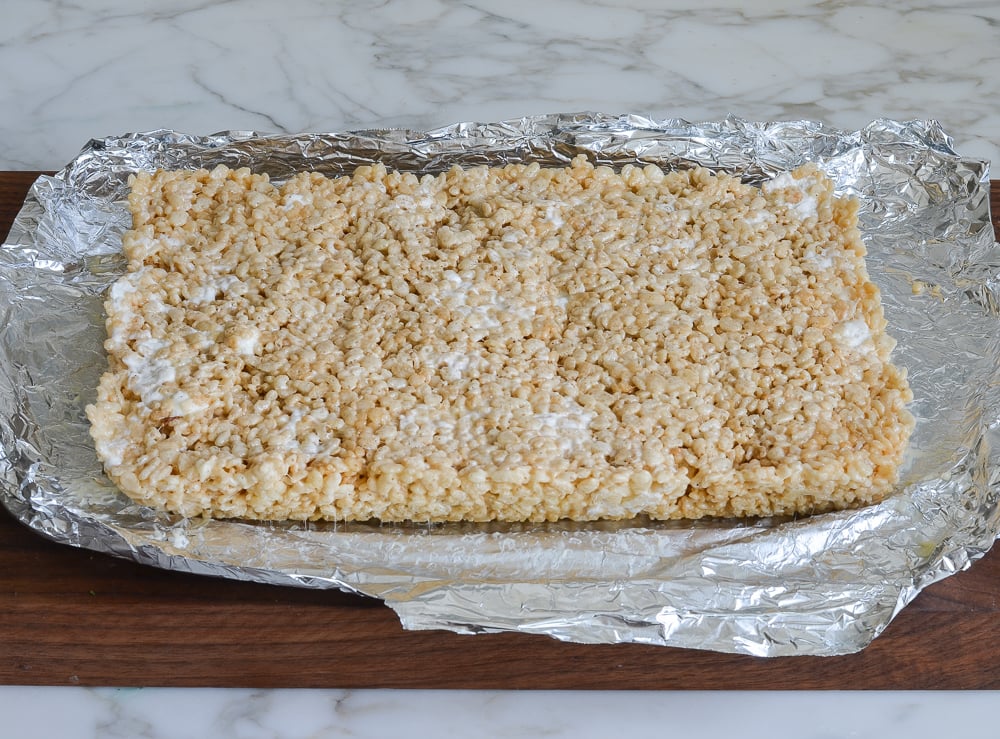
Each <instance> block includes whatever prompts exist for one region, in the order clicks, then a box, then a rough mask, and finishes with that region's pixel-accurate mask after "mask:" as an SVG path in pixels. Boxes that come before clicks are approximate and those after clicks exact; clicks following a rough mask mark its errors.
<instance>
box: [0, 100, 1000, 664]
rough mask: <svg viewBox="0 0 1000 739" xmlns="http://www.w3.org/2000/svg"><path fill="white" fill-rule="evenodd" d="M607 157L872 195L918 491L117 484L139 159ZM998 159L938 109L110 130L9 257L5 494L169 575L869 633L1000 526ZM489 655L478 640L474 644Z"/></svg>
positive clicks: (36, 207) (177, 163)
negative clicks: (747, 500) (469, 504)
mask: <svg viewBox="0 0 1000 739" xmlns="http://www.w3.org/2000/svg"><path fill="white" fill-rule="evenodd" d="M581 152H582V153H585V154H587V155H588V156H589V157H591V158H592V159H593V160H594V161H597V162H602V163H608V164H612V165H621V164H623V163H626V162H639V163H645V162H655V163H657V164H659V165H660V166H662V167H664V168H677V167H689V166H693V165H703V166H707V167H710V168H713V169H716V170H725V171H727V172H734V173H738V174H739V175H741V176H742V177H743V178H744V179H746V180H747V181H751V182H759V181H761V180H763V179H765V178H767V177H769V176H771V175H773V174H774V173H776V172H779V171H782V170H787V169H789V168H791V167H794V166H796V165H798V164H800V163H802V162H805V161H813V162H816V163H817V164H818V165H819V166H820V167H821V168H822V169H823V170H824V171H826V172H827V173H828V174H829V175H830V176H831V177H832V178H833V179H834V181H835V182H836V185H837V189H838V191H839V193H841V194H845V195H855V196H857V197H858V198H859V199H860V201H861V204H862V210H861V225H862V231H863V235H864V239H865V241H866V243H867V245H868V248H869V252H870V255H869V269H870V272H871V274H872V278H873V279H874V281H875V282H876V283H878V285H879V286H880V287H881V289H882V295H883V301H884V305H885V310H886V314H887V316H888V318H889V321H890V332H891V333H892V334H893V336H895V338H897V339H898V341H899V345H898V348H897V349H896V352H895V354H894V359H895V361H896V362H897V363H899V364H901V365H903V366H905V367H906V368H907V369H908V370H909V376H910V381H911V384H912V388H913V391H914V394H915V400H914V403H913V406H912V409H913V412H914V415H915V416H916V417H917V419H918V420H917V427H916V430H915V433H914V436H913V441H912V445H911V448H910V451H909V452H908V456H907V461H906V465H905V468H904V471H903V476H902V481H901V483H900V485H899V488H898V491H897V492H896V493H895V494H894V495H893V496H892V497H890V498H889V499H888V500H886V501H885V502H883V503H881V504H880V505H876V506H872V507H869V508H865V509H862V510H857V511H848V512H841V513H833V514H825V515H818V516H814V517H807V518H799V519H783V520H777V519H765V520H758V519H755V520H725V521H702V522H694V523H692V522H670V523H651V522H648V521H634V522H628V523H596V524H570V523H561V524H550V525H499V524H498V525H458V524H447V525H375V524H348V525H345V524H327V523H319V524H302V523H241V522H232V521H209V520H201V519H198V520H185V519H182V518H179V517H176V516H171V515H167V514H164V513H157V512H155V511H152V510H149V509H146V508H143V507H140V506H137V505H135V504H133V503H131V502H130V501H129V500H128V499H126V498H125V497H124V496H123V495H122V494H121V493H119V492H118V491H117V490H116V489H115V488H114V486H113V485H112V484H111V483H109V482H108V480H107V479H106V478H105V477H104V475H103V473H102V469H101V465H100V463H99V462H98V460H97V458H96V455H95V453H94V450H93V447H92V445H91V442H90V438H89V436H88V431H87V429H88V427H87V421H86V419H85V416H84V411H83V409H84V406H85V405H86V404H87V403H88V402H91V401H92V400H93V399H94V396H95V388H96V386H97V381H98V378H99V377H100V375H101V373H102V372H103V371H104V369H105V366H106V359H105V356H104V354H103V351H102V349H101V345H102V341H103V339H104V323H103V322H104V315H103V306H102V300H103V297H102V294H103V293H104V291H105V290H106V288H107V287H108V286H109V285H110V284H111V282H113V281H114V280H115V279H116V278H117V277H118V276H119V275H120V274H121V273H122V272H123V270H124V267H125V263H124V260H123V258H122V257H121V254H120V239H121V234H122V232H123V231H124V230H125V229H127V228H128V227H129V225H130V217H129V214H128V211H127V208H126V206H125V203H124V198H125V196H126V192H127V178H128V176H129V174H130V173H131V172H134V171H137V170H141V169H152V168H156V167H174V168H197V167H211V166H214V165H216V164H219V163H224V164H227V165H229V166H230V167H237V166H248V167H251V168H253V169H254V170H257V171H262V172H267V173H269V174H270V175H271V177H272V178H273V179H275V180H281V179H282V178H285V177H287V176H289V175H290V174H292V173H294V172H297V171H300V170H302V169H304V168H308V169H312V170H318V171H321V172H323V173H326V174H329V175H336V174H341V173H345V172H350V171H351V170H352V169H353V168H354V167H356V166H357V165H359V164H363V163H369V162H373V161H381V162H383V163H385V164H386V165H387V166H388V167H393V168H399V169H404V170H410V171H419V172H439V171H441V170H443V169H445V168H447V167H450V166H451V165H453V164H463V165H470V164H481V163H488V164H500V163H504V162H510V161H528V160H530V161H538V162H540V163H542V164H550V165H559V164H563V163H566V162H567V161H569V159H571V158H572V157H573V156H574V155H576V154H578V153H581ZM988 196H989V180H988V166H987V164H986V163H985V162H981V161H975V160H971V159H967V158H963V157H961V156H959V155H958V154H957V153H956V152H955V151H954V149H953V146H952V140H951V139H950V137H949V136H948V135H947V134H946V133H945V132H944V131H943V130H942V129H941V127H940V126H939V125H938V124H937V123H935V122H932V121H910V122H896V121H890V120H879V121H875V122H873V123H872V124H870V125H869V126H867V127H866V128H864V129H863V130H860V131H853V132H851V131H841V130H835V129H831V128H828V127H826V126H823V125H822V124H819V123H815V122H810V121H793V122H785V123H752V122H748V121H744V120H740V119H736V118H729V119H726V120H723V121H718V122H713V123H702V124H692V123H688V122H686V121H682V120H652V119H650V118H647V117H643V116H638V115H620V116H613V115H603V114H595V113H580V114H568V115H567V114H560V115H546V116H538V117H531V118H523V119H520V120H512V121H506V122H501V123H492V124H480V123H460V124H456V125H453V126H449V127H447V128H442V129H438V130H434V131H429V132H418V131H409V130H370V131H355V132H349V133H337V134H302V135H294V136H288V135H282V136H275V135H263V134H258V133H255V132H249V131H229V132H224V133H220V134H216V135H213V136H207V137H199V136H192V135H187V134H182V133H177V132H174V131H167V130H160V131H152V132H148V133H141V134H129V135H124V136H116V137H110V138H105V139H100V140H94V141H91V142H90V143H89V144H87V146H86V147H85V148H84V149H83V151H82V152H81V153H80V155H79V156H78V157H77V158H76V159H74V160H73V161H72V162H70V163H69V164H68V165H67V166H66V167H65V168H64V169H63V170H62V171H60V172H59V173H58V174H56V175H55V176H53V177H41V178H40V179H39V180H38V181H37V182H36V183H35V185H34V186H33V188H32V189H31V192H30V194H29V196H28V198H27V201H26V202H25V204H24V207H23V209H22V210H21V212H20V214H19V215H18V217H17V220H16V221H15V223H14V227H13V230H12V231H11V233H10V236H9V237H8V241H7V243H6V244H4V245H3V248H2V249H0V308H2V310H3V321H2V328H0V455H2V456H0V499H2V501H3V504H4V505H5V506H6V507H7V508H8V509H9V510H10V511H11V512H12V514H13V515H14V516H15V517H16V518H18V519H19V520H21V521H22V522H24V523H25V524H27V525H28V526H30V527H31V528H33V529H35V530H36V531H37V532H39V533H40V534H42V535H44V536H46V537H49V538H51V539H54V540H56V541H59V542H63V543H65V544H69V545H73V546H78V547H85V548H88V549H93V550H97V551H101V552H106V553H110V554H113V555H117V556H121V557H126V558H130V559H133V560H135V561H138V562H141V563H145V564H149V565H154V566H157V567H163V568H168V569H172V570H181V571H187V572H193V573H199V574H204V575H214V576H222V577H228V578H236V579H241V580H251V581H257V582H265V583H272V584H282V585H295V586H304V587H313V588H341V589H344V590H348V591H354V592H357V593H362V594H366V595H369V596H372V597H375V598H380V599H382V600H383V601H384V602H385V603H386V604H387V605H389V606H390V607H391V608H393V609H394V610H395V611H396V612H397V613H398V615H399V618H400V620H401V621H402V624H403V625H404V626H405V627H406V628H409V629H450V630H453V631H456V632H461V633H482V632H494V631H517V632H528V633H535V634H546V635H548V636H550V637H554V638H557V639H562V640H568V641H575V642H585V643H609V642H641V643H647V644H657V645H672V646H679V647H691V648H698V649H708V650H716V651H721V652H735V653H745V654H752V655H759V656H779V655H792V654H812V655H834V654H844V653H849V652H854V651H857V650H860V649H862V648H863V647H864V646H865V645H867V644H868V643H869V642H870V641H871V640H872V639H874V638H875V637H876V636H877V635H878V634H879V633H880V632H881V631H882V630H883V629H884V628H885V627H886V626H887V625H888V624H889V623H890V621H891V620H892V618H893V617H894V616H895V615H896V614H897V613H898V612H899V611H900V609H902V608H903V607H904V606H905V605H906V604H907V603H909V602H910V601H911V600H912V599H913V598H914V597H915V596H916V595H917V594H918V593H919V592H920V590H921V589H922V588H924V587H926V586H927V585H929V584H931V583H933V582H935V581H937V580H940V579H942V578H944V577H946V576H948V575H950V574H952V573H954V572H956V571H959V570H961V569H963V568H965V567H967V566H969V565H970V563H972V562H973V561H974V560H976V559H977V558H979V557H980V556H982V555H983V554H984V553H985V552H986V551H987V550H988V549H989V547H990V546H991V544H992V543H993V541H994V540H995V538H996V537H997V534H998V528H1000V514H998V505H997V495H998V480H1000V466H998V464H997V459H998V452H997V448H998V442H1000V437H998V430H997V429H998V421H1000V369H998V368H1000V331H998V327H1000V326H998V317H1000V244H997V243H995V241H994V234H993V230H992V227H991V225H990V218H989V197H988ZM472 648H474V645H472Z"/></svg>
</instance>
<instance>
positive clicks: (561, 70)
mask: <svg viewBox="0 0 1000 739" xmlns="http://www.w3.org/2000/svg"><path fill="white" fill-rule="evenodd" d="M909 5H912V4H907V3H902V2H890V3H885V4H882V7H876V6H875V4H863V3H860V2H850V1H848V0H800V1H799V2H791V1H790V0H750V1H749V2H737V1H736V0H719V1H718V2H715V3H712V4H710V5H708V6H706V5H705V4H704V3H699V2H694V1H693V0H665V1H655V0H623V1H622V2H613V3H612V2H610V0H604V1H597V0H592V1H590V2H571V1H570V0H555V1H553V2H547V3H539V2H527V1H526V0H504V1H503V2H500V1H499V0H464V1H462V2H458V1H455V2H451V1H448V0H415V1H413V2H404V1H403V0H378V1H375V0H363V1H361V2H354V3H341V4H333V3H328V2H320V1H319V0H302V1H301V2H285V3H274V2H267V1H265V0H249V1H233V0H228V1H227V0H169V1H168V2H152V0H143V1H142V2H127V1H126V0H99V1H97V2H89V3H65V2H61V1H57V0H46V1H42V0H39V1H37V2H32V3H11V4H10V7H6V8H5V13H4V22H3V23H2V24H0V66H2V68H3V69H4V74H3V75H0V99H2V100H3V101H4V106H3V109H4V116H3V117H2V118H0V169H3V170H11V169H13V170H18V169H20V170H35V169H57V168H59V167H61V166H62V165H63V164H65V163H66V162H67V161H68V160H69V159H71V158H72V157H73V156H75V155H76V153H77V152H78V151H79V150H80V148H81V147H82V146H83V145H84V144H85V143H86V141H87V140H88V139H90V138H93V137H101V136H106V135H112V134H120V133H124V132H128V131H143V130H151V129H157V128H172V129H175V130H180V131H185V132H190V133H199V134H206V133H212V132H215V131H220V130H227V129H254V130H258V131H267V132H275V131H279V132H298V131H319V130H322V131H331V130H344V129H352V128H366V127H387V126H407V127H410V128H417V129H426V128H433V127H436V126H441V125H446V124H449V123H453V122H456V121H467V120H477V121H492V120H502V119H505V118H516V117H520V116H522V115H529V114H536V113H549V112H566V111H582V110H590V111H603V112H608V113H621V112H635V113H643V114H647V115H649V116H651V117H654V118H668V117H682V118H687V119H689V120H696V121H700V120H710V119H718V118H721V117H724V116H726V115H727V114H735V115H738V116H741V117H744V118H749V119H754V120H779V119H780V120H788V119H802V118H808V119H814V120H819V121H823V122H825V123H827V124H829V125H832V126H835V127H840V128H847V129H856V128H860V127H861V126H863V125H865V124H866V123H867V122H869V121H871V120H872V119H875V118H879V117H888V118H896V119H912V118H921V119H923V118H933V119H936V120H938V121H940V122H941V123H942V125H943V126H944V127H945V129H946V130H947V131H948V132H949V133H950V134H951V135H952V136H953V138H954V140H955V147H956V148H957V149H958V151H959V152H960V153H962V154H965V155H968V156H974V157H980V158H983V159H988V160H1000V133H998V132H1000V106H998V105H997V102H996V101H997V100H1000V55H998V54H997V50H998V49H1000V6H998V5H997V4H996V3H995V2H992V0H964V1H961V2H959V1H957V0H926V2H924V3H921V4H920V5H919V7H908V6H909ZM0 598H2V596H0ZM0 654H2V647H0ZM56 705H58V706H59V708H60V710H59V711H53V710H52V707H53V706H56ZM720 706H725V710H719V708H720ZM995 709H996V700H995V699H994V697H993V695H992V694H985V693H983V694H980V693H962V694H956V693H877V694H871V693H823V694H816V693H794V694H779V693H771V694H759V693H742V694H730V693H727V694H709V693H693V694H692V693H681V692H678V693H663V692H650V693H603V692H602V693H541V692H537V693H536V692H524V693H520V692H503V691H500V692H471V691H439V692H415V691H345V690H338V689H336V686H333V687H332V688H331V689H330V690H316V691H244V690H166V689H155V688H146V689H136V690H115V689H110V688H98V689H86V688H31V687H5V688H0V715H2V716H3V717H4V718H3V722H4V727H5V728H4V730H3V731H0V733H6V732H11V733H9V734H6V735H9V736H18V737H35V736H38V737H43V736H45V737H48V736H60V737H64V738H65V739H74V738H75V737H98V736H100V737H155V738H156V739H159V738H160V737H190V736H219V737H223V736H234V737H274V738H280V739H283V738H284V737H307V736H308V737H332V736H348V735H349V736H431V735H435V736H436V735H440V734H444V735H469V736H535V735H543V734H544V735H546V736H573V737H588V736H595V737H596V736H605V735H609V734H612V733H617V734H622V733H624V734H625V735H638V734H640V733H643V734H645V733H651V732H653V731H663V730H664V729H665V728H666V727H669V728H670V729H672V730H674V731H677V732H681V733H684V734H686V735H688V736H693V737H700V736H718V735H721V733H722V732H723V731H725V732H727V733H731V734H738V735H740V736H743V737H756V736H761V737H763V736H765V735H766V736H768V737H772V738H779V739H780V737H785V736H788V737H791V736H795V737H804V738H805V737H811V736H817V737H821V736H822V737H831V736H858V737H861V736H881V737H891V736H902V735H903V733H904V732H905V734H906V735H907V736H908V737H913V738H916V739H920V737H932V736H934V737H937V736H940V735H942V733H943V732H945V731H948V732H954V731H956V729H957V728H958V725H959V724H965V725H967V726H969V727H970V728H976V727H978V728H980V729H981V730H982V729H984V728H985V727H987V726H990V725H992V723H993V717H994V716H995ZM776 715H780V716H781V717H782V720H781V721H780V722H779V724H778V725H775V724H773V723H772V722H770V721H761V717H762V716H763V717H767V716H776ZM817 716H822V720H817ZM755 732H756V733H755Z"/></svg>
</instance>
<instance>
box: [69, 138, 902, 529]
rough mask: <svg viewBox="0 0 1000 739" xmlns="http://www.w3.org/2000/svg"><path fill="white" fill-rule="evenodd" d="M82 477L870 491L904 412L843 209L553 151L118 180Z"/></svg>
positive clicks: (484, 510)
mask: <svg viewBox="0 0 1000 739" xmlns="http://www.w3.org/2000/svg"><path fill="white" fill-rule="evenodd" d="M129 202H130V206H131V209H132V214H133V228H132V230H131V231H129V232H128V233H126V234H125V237H124V244H123V245H124V250H125V254H126V256H127V257H128V263H129V264H128V272H127V273H126V274H125V275H124V276H123V277H122V278H121V279H120V280H119V281H118V282H117V283H116V284H115V285H114V286H113V287H112V288H111V290H110V293H109V296H108V299H107V302H106V308H107V314H108V318H107V328H108V340H107V342H106V344H105V346H106V349H107V352H108V355H109V369H108V371H107V373H106V374H105V375H104V377H103V378H102V380H101V383H100V387H99V390H98V398H97V402H96V403H95V404H94V405H92V406H89V407H88V408H87V413H88V416H89V418H90V421H91V423H92V432H91V433H92V436H93V438H94V441H95V444H96V448H97V452H98V455H99V457H100V458H101V460H102V461H103V463H104V466H105V469H106V470H107V472H108V475H109V476H110V477H111V479H112V480H114V482H115V483H117V485H118V486H119V487H120V488H121V489H122V490H123V491H124V492H125V493H126V494H127V495H129V496H130V497H132V498H133V499H135V500H136V501H138V502H140V503H143V504H148V505H152V506H156V507H159V508H163V509H167V510H170V511H174V512H177V513H181V514H184V515H188V516H194V515H207V516H213V517H223V518H224V517H238V518H247V519H333V520H367V519H380V520H383V521H403V520H412V521H421V522H422V521H459V520H463V521H490V520H502V521H551V520H557V519H575V520H596V519H626V518H632V517H636V516H640V515H647V516H649V517H651V518H654V519H670V518H697V517H702V516H750V515H770V514H792V513H811V512H816V511H822V510H829V509H837V508H844V507H851V506H858V505H863V504H867V503H871V502H874V501H877V500H880V499H881V498H883V497H884V496H885V495H887V494H888V493H890V492H891V491H892V489H893V486H894V483H895V482H896V480H897V477H898V468H899V466H900V463H901V460H902V457H903V453H904V449H905V447H906V443H907V439H908V436H909V434H910V431H911V429H912V426H913V419H912V417H911V415H910V414H909V413H908V412H907V410H906V404H907V403H908V402H909V401H910V400H911V394H910V391H909V388H908V386H907V383H906V377H905V373H904V372H903V371H901V370H900V369H898V368H896V367H895V366H894V365H893V364H891V363H890V361H889V355H890V352H891V350H892V347H893V341H892V339H891V338H890V337H889V336H888V335H887V334H886V331H885V329H886V321H885V319H884V317H883V312H882V308H881V305H880V302H879V292H878V289H877V288H876V287H875V285H874V284H872V282H871V281H870V280H869V278H868V274H867V271H866V267H865V261H864V256H865V248H864V246H863V244H862V242H861V239H860V236H859V233H858V231H857V227H856V224H857V203H856V202H855V201H853V200H849V199H840V198H835V197H833V192H832V184H831V182H830V181H829V180H828V179H827V178H826V177H825V176H824V175H822V174H821V173H820V172H819V171H817V170H816V169H815V168H814V167H812V166H810V165H807V166H805V167H802V168H800V169H798V170H796V171H795V172H792V173H786V174H783V175H782V176H780V177H778V178H776V179H775V180H773V181H771V182H770V183H767V184H765V185H764V187H763V188H761V189H757V188H754V187H752V186H749V185H746V184H742V183H741V182H740V181H739V180H738V179H736V178H734V177H730V176H726V175H714V174H712V173H711V172H709V171H708V170H705V169H692V170H688V171H679V172H672V173H670V174H664V173H663V172H662V171H660V170H659V169H658V168H656V167H654V166H647V167H645V168H638V167H633V166H626V167H625V168H624V169H623V170H622V171H621V172H620V173H615V172H614V171H612V170H611V169H608V168H606V167H597V168H595V167H593V166H592V165H590V164H589V163H588V162H587V161H586V160H585V159H584V158H582V157H579V158H577V159H575V160H574V161H573V162H572V165H571V166H569V167H566V168H558V169H553V168H543V167H539V166H538V165H537V164H532V165H509V166H506V167H502V168H490V167H475V168H471V169H466V170H462V169H460V168H454V169H452V170H450V171H448V172H446V173H444V174H441V175H439V176H437V177H433V176H424V177H422V178H418V177H417V176H415V175H413V174H405V173H400V172H390V171H386V169H384V168H383V167H381V166H370V167H369V166H366V167H360V168H359V169H358V170H357V171H355V172H354V174H353V175H351V176H349V177H340V178H336V179H329V178H326V177H323V176H321V175H319V174H315V173H302V174H299V175H296V176H294V177H292V178H291V179H290V180H288V181H287V182H286V183H285V184H284V185H282V186H280V187H277V186H275V185H273V184H272V183H270V182H269V180H268V179H267V178H266V177H265V176H262V175H256V174H252V173H251V172H250V171H249V170H246V169H240V170H235V171H234V170H230V169H227V168H225V167H217V168H216V169H214V170H212V171H197V172H193V171H159V172H156V173H152V174H150V173H141V174H138V175H136V176H135V177H134V179H133V181H132V191H131V195H130V198H129Z"/></svg>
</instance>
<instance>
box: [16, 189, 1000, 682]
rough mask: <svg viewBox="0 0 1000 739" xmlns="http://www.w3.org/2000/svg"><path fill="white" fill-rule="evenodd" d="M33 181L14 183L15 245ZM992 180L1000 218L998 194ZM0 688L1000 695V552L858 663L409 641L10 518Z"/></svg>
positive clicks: (511, 642) (258, 590) (381, 620)
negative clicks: (66, 540) (47, 535)
mask: <svg viewBox="0 0 1000 739" xmlns="http://www.w3.org/2000/svg"><path fill="white" fill-rule="evenodd" d="M35 175H36V173H30V172H6V173H0V234H3V235H6V233H7V231H8V229H9V227H10V223H11V221H12V220H13V217H14V215H15V214H16V211H17V210H18V209H19V207H20V205H21V203H22V201H23V199H24V196H25V192H26V190H27V188H28V187H29V186H30V184H31V182H32V181H33V180H34V178H35ZM993 185H994V187H993V194H992V198H991V202H992V206H993V213H994V217H995V215H996V214H997V213H1000V187H998V183H996V182H995V183H993ZM0 684H21V685H126V686H216V687H217V686H226V687H255V688H270V687H338V688H358V687H380V688H510V689H539V688H550V689H574V688H575V689H597V688H611V689H680V688H683V689H756V690H762V689H774V690H777V689H782V690H788V689H792V690H794V689H862V688H864V689H950V688H955V689H992V688H1000V553H998V552H996V551H993V552H991V553H990V554H988V555H987V556H986V557H985V558H983V559H982V560H981V561H979V562H977V563H976V564H975V565H973V567H972V568H971V569H969V570H968V571H966V572H962V573H959V574H957V575H955V576H953V577H950V578H948V579H947V580H945V581H943V582H940V583H937V584H935V585H933V586H931V587H929V588H928V589H927V590H925V591H924V592H923V593H922V594H921V595H920V596H919V597H918V598H917V599H916V600H915V601H914V602H913V603H912V604H910V605H909V606H908V607H907V608H906V609H904V610H903V612H902V613H901V614H900V615H899V616H898V617H897V618H896V619H895V620H894V621H893V622H892V623H891V624H890V625H889V627H888V629H887V630H886V632H885V633H884V634H883V635H882V636H880V637H879V638H878V639H876V640H875V641H874V642H873V643H872V644H871V646H869V647H868V648H867V649H865V650H864V651H862V652H860V653H858V654H854V655H849V656H844V657H827V658H819V657H793V658H781V659H770V660H768V659H758V658H752V657H742V656H733V655H723V654H716V653H712V652H700V651H695V650H687V649H671V648H662V647H647V646H641V645H629V644H625V645H599V646H587V645H577V644H564V643H561V642H557V641H555V640H552V639H550V638H548V637H543V636H526V635H519V634H496V635H480V636H459V635H456V634H452V633H449V632H440V631H423V632H407V631H404V630H403V629H402V628H401V627H400V625H399V622H398V620H397V618H396V616H395V614H394V613H393V612H392V611H391V610H389V609H388V608H387V607H385V606H383V605H382V604H381V603H380V602H378V601H375V600H372V599H368V598H362V597H358V596H352V595H348V594H346V593H340V592H326V591H315V590H300V589H295V588H281V587H276V586H269V585H257V584H251V583H241V582H234V581H229V580H221V579H213V578H206V577H199V576H195V575H185V574H182V573H177V572H167V571H163V570H158V569H155V568H151V567H143V566H140V565H137V564H134V563H132V562H129V561H125V560H119V559H115V558H112V557H109V556H106V555H102V554H96V553H93V552H89V551H86V550H80V549H74V548H72V547H67V546H62V545H58V544H54V543H52V542H49V541H47V540H45V539H43V538H42V537H40V536H38V535H37V534H35V533H34V532H32V531H30V530H29V529H28V528H27V527H24V526H22V525H21V524H19V523H17V522H16V521H14V520H13V518H11V517H10V515H9V514H7V513H6V512H5V511H2V510H0Z"/></svg>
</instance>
